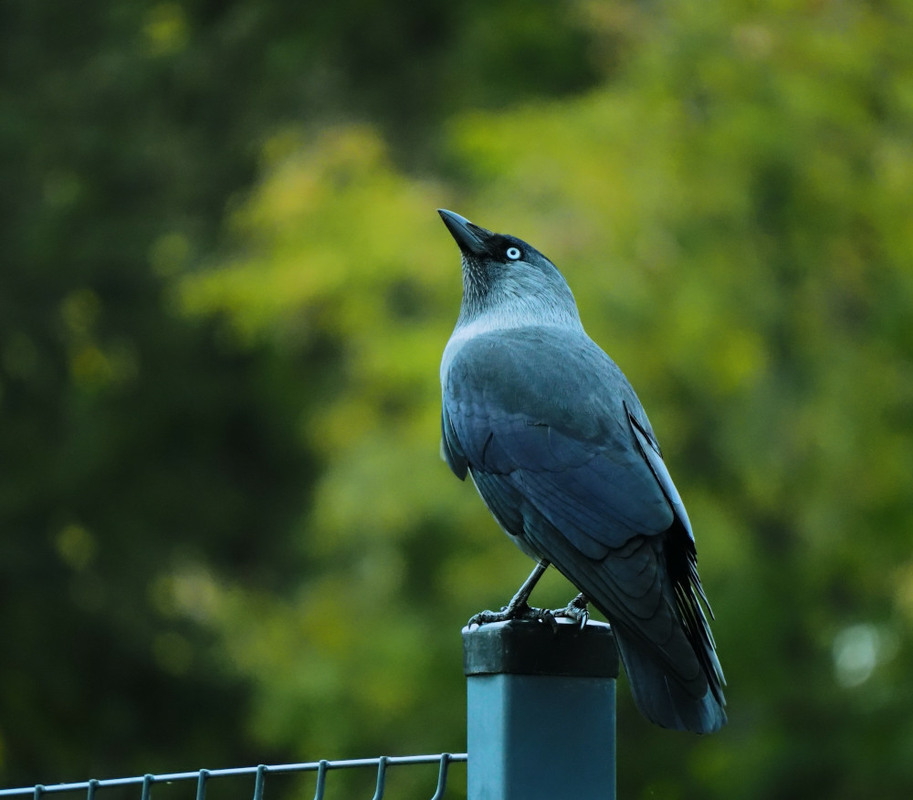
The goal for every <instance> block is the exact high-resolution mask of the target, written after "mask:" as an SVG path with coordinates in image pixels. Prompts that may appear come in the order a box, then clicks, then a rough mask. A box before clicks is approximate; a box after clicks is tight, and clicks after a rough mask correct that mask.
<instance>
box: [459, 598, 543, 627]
mask: <svg viewBox="0 0 913 800" xmlns="http://www.w3.org/2000/svg"><path fill="white" fill-rule="evenodd" d="M513 619H519V620H527V621H530V622H547V623H549V624H550V625H552V626H553V627H557V623H556V622H555V615H554V614H553V613H552V612H551V611H549V610H548V609H547V608H533V607H532V606H530V605H527V604H526V603H523V604H522V605H516V606H509V605H508V606H504V608H502V609H501V610H500V611H480V612H479V613H478V614H473V615H472V616H471V617H470V618H469V622H468V625H469V626H470V627H471V626H473V625H487V624H489V623H490V622H507V621H509V620H513Z"/></svg>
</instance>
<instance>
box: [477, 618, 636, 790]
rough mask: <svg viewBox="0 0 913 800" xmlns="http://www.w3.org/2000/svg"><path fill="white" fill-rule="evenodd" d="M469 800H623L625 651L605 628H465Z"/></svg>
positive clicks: (515, 624)
mask: <svg viewBox="0 0 913 800" xmlns="http://www.w3.org/2000/svg"><path fill="white" fill-rule="evenodd" d="M463 671H464V673H465V674H466V694H467V712H468V713H467V723H468V724H467V753H468V786H467V797H468V800H596V798H599V800H614V798H615V678H617V677H618V650H617V648H616V646H615V637H614V635H613V634H612V630H611V628H610V627H609V626H608V625H606V624H605V623H602V622H588V623H587V624H586V626H585V627H583V628H582V629H581V628H580V626H579V625H578V624H577V623H574V622H572V621H570V620H564V619H559V620H558V621H557V628H555V627H553V626H551V625H548V624H544V623H542V622H531V621H520V620H511V621H509V622H496V623H490V624H487V625H482V626H480V627H476V626H473V627H472V628H471V629H470V628H463Z"/></svg>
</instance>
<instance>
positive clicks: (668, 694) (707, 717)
mask: <svg viewBox="0 0 913 800" xmlns="http://www.w3.org/2000/svg"><path fill="white" fill-rule="evenodd" d="M615 640H616V642H617V643H618V650H619V653H621V660H622V661H623V662H624V666H625V674H626V675H627V677H628V683H629V684H630V686H631V693H632V694H633V695H634V702H635V703H636V704H637V707H638V708H639V709H640V712H641V713H642V714H643V715H644V716H645V717H647V719H649V720H650V721H651V722H655V723H656V724H657V725H661V726H662V727H664V728H672V729H674V730H680V731H691V732H692V733H713V732H714V731H718V730H719V729H720V728H721V727H723V725H725V724H726V711H725V710H724V708H723V706H724V704H725V700H723V697H722V692H720V691H719V688H718V687H716V686H715V685H713V684H712V683H711V682H710V681H706V680H704V681H699V682H698V684H697V685H698V686H700V685H702V686H703V691H700V690H699V689H698V690H697V691H696V686H695V682H694V681H688V682H687V683H685V682H682V681H681V680H680V679H679V678H678V677H677V676H676V675H674V674H673V673H672V672H671V671H670V670H669V667H668V665H667V664H664V663H663V661H662V660H661V659H658V658H657V654H656V651H655V649H654V648H652V647H651V646H650V645H648V644H646V643H645V642H643V641H642V640H639V639H638V637H636V636H630V635H625V633H624V632H623V631H622V630H619V629H618V628H617V627H616V628H615Z"/></svg>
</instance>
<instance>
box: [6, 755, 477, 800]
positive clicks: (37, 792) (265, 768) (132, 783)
mask: <svg viewBox="0 0 913 800" xmlns="http://www.w3.org/2000/svg"><path fill="white" fill-rule="evenodd" d="M465 762H466V754H465V753H440V754H436V755H418V756H380V757H378V758H359V759H349V760H341V761H328V760H321V761H307V762H302V763H299V764H272V765H268V764H260V765H259V766H256V767H228V768H225V769H199V770H194V771H191V772H170V773H162V774H157V775H154V774H151V773H147V774H146V775H134V776H132V777H129V778H108V779H103V780H98V779H92V780H87V781H78V782H75V783H55V784H47V785H45V784H37V785H35V786H25V787H21V788H16V789H0V798H3V797H29V796H30V797H31V798H32V800H42V799H43V798H44V796H45V795H48V794H60V793H63V792H84V793H85V797H86V800H104V798H102V797H96V795H97V793H98V792H99V791H100V790H105V789H113V788H120V789H121V790H124V789H129V788H131V787H136V788H137V789H138V790H139V792H140V796H139V799H138V800H152V790H153V787H154V786H156V785H164V784H169V785H170V784H175V783H180V782H195V783H196V787H195V800H206V791H207V788H208V787H209V785H210V782H211V781H213V780H217V779H223V778H244V777H248V778H252V779H253V788H252V792H253V800H264V793H265V790H266V783H267V776H269V775H283V774H284V775H288V774H303V773H316V788H315V790H314V800H324V797H325V793H326V790H327V789H326V787H327V782H328V781H327V774H328V773H329V772H332V771H334V770H350V769H362V770H363V769H369V768H372V767H373V768H374V769H375V770H376V771H377V781H376V785H375V790H374V796H373V798H372V800H381V799H382V798H383V797H384V791H385V789H386V785H387V775H388V772H389V770H390V768H391V767H401V766H409V765H418V764H437V765H438V771H437V785H436V786H435V787H434V789H433V792H434V793H433V794H432V795H430V797H431V800H442V798H443V797H444V791H445V790H446V788H447V775H448V769H449V767H450V765H451V764H454V763H465ZM184 797H187V798H188V800H189V797H188V795H184Z"/></svg>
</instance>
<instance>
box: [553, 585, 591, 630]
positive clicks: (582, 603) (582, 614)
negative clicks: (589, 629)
mask: <svg viewBox="0 0 913 800" xmlns="http://www.w3.org/2000/svg"><path fill="white" fill-rule="evenodd" d="M588 604H589V600H587V599H586V596H585V595H584V594H583V593H581V594H578V595H577V596H576V597H575V598H574V599H573V600H571V602H570V603H568V604H567V605H566V606H565V607H564V608H558V609H555V610H554V611H550V612H548V613H549V614H551V616H552V619H553V620H554V618H555V617H564V618H565V619H570V620H573V621H574V622H576V623H577V624H578V626H579V627H580V628H581V629H583V628H584V627H586V623H587V620H589V618H590V612H589V611H588V610H587V605H588Z"/></svg>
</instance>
